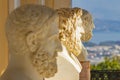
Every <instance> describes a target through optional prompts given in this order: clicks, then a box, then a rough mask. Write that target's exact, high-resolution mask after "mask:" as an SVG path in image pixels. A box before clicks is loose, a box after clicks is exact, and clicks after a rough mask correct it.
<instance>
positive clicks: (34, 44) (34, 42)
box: [26, 32, 37, 52]
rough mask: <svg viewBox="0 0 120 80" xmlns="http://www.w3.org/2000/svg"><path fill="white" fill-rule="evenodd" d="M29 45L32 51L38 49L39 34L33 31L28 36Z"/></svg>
mask: <svg viewBox="0 0 120 80" xmlns="http://www.w3.org/2000/svg"><path fill="white" fill-rule="evenodd" d="M26 41H27V45H28V47H29V49H30V51H31V52H34V51H36V49H37V36H36V34H35V33H34V32H31V33H29V34H28V35H27V37H26Z"/></svg>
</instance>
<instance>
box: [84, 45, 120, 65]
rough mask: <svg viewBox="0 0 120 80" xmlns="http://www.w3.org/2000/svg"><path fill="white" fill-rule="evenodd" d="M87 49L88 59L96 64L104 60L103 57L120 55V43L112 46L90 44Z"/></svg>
mask: <svg viewBox="0 0 120 80" xmlns="http://www.w3.org/2000/svg"><path fill="white" fill-rule="evenodd" d="M86 48H87V51H88V60H90V61H91V64H97V63H100V62H102V61H104V57H113V56H119V55H120V45H113V46H100V45H98V46H91V47H86Z"/></svg>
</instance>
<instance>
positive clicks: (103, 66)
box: [91, 57, 120, 70]
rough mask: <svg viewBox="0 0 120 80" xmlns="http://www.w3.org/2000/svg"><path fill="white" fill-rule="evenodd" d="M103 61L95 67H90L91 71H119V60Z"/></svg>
mask: <svg viewBox="0 0 120 80" xmlns="http://www.w3.org/2000/svg"><path fill="white" fill-rule="evenodd" d="M104 59H105V61H104V62H101V63H99V64H97V65H91V70H120V58H118V57H113V58H107V57H105V58H104Z"/></svg>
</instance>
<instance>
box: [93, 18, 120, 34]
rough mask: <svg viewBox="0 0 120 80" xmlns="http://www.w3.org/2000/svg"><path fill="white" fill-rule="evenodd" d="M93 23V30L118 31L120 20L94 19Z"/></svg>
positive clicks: (119, 30)
mask: <svg viewBox="0 0 120 80" xmlns="http://www.w3.org/2000/svg"><path fill="white" fill-rule="evenodd" d="M94 24H95V29H94V32H120V21H114V20H101V19H95V20H94Z"/></svg>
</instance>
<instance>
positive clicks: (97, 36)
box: [90, 32, 120, 43]
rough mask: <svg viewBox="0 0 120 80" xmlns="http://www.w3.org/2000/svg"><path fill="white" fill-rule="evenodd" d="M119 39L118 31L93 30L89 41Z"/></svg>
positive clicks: (119, 33) (97, 41) (98, 41)
mask: <svg viewBox="0 0 120 80" xmlns="http://www.w3.org/2000/svg"><path fill="white" fill-rule="evenodd" d="M104 41H120V32H95V33H93V37H92V39H91V40H90V42H94V43H100V42H104Z"/></svg>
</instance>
